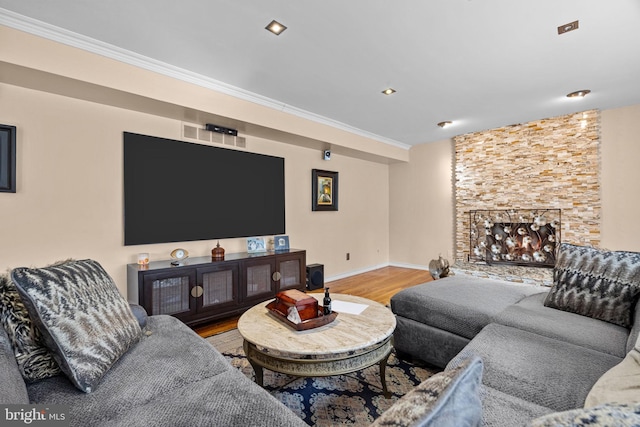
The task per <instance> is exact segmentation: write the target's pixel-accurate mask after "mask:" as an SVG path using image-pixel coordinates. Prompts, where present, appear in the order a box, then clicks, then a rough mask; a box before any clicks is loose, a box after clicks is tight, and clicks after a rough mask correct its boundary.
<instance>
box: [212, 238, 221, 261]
mask: <svg viewBox="0 0 640 427" xmlns="http://www.w3.org/2000/svg"><path fill="white" fill-rule="evenodd" d="M211 258H212V259H213V260H214V261H224V248H223V247H221V246H220V241H219V240H218V244H217V245H216V247H215V248H213V249H211Z"/></svg>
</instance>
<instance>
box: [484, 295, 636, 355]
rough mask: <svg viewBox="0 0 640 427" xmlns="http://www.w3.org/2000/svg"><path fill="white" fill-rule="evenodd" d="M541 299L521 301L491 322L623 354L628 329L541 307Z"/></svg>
mask: <svg viewBox="0 0 640 427" xmlns="http://www.w3.org/2000/svg"><path fill="white" fill-rule="evenodd" d="M545 297H546V295H545V294H537V295H531V296H529V297H526V298H523V299H522V300H521V301H518V302H517V303H516V304H514V305H512V306H510V307H507V308H506V309H505V310H504V311H503V312H501V313H500V314H498V315H497V316H496V317H495V319H494V321H495V322H496V323H500V324H502V325H506V326H512V327H514V328H517V329H522V330H525V331H529V332H534V333H536V334H540V335H544V336H545V337H549V338H555V339H558V340H560V341H566V342H570V343H572V344H576V345H580V346H582V347H586V348H591V349H593V350H597V351H601V352H603V353H609V354H612V355H614V356H617V357H624V356H625V355H626V354H627V349H626V345H627V337H628V335H629V330H628V329H626V328H623V327H622V326H618V325H614V324H613V323H608V322H603V321H601V320H596V319H593V318H591V317H586V316H579V315H577V314H575V313H569V312H567V311H562V310H556V309H554V308H550V307H545V306H544V305H543V303H544V300H545Z"/></svg>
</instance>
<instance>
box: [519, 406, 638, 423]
mask: <svg viewBox="0 0 640 427" xmlns="http://www.w3.org/2000/svg"><path fill="white" fill-rule="evenodd" d="M616 426H620V427H623V426H629V427H637V426H640V403H634V404H632V405H626V404H607V405H600V406H595V407H593V408H589V409H574V410H571V411H565V412H555V413H553V414H549V415H544V416H542V417H540V418H536V419H535V420H533V421H532V422H531V427H616Z"/></svg>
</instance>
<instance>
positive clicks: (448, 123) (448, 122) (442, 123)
mask: <svg viewBox="0 0 640 427" xmlns="http://www.w3.org/2000/svg"><path fill="white" fill-rule="evenodd" d="M452 124H453V122H452V121H449V120H446V121H444V122H440V123H438V126H440V127H441V128H446V127H447V126H451V125H452Z"/></svg>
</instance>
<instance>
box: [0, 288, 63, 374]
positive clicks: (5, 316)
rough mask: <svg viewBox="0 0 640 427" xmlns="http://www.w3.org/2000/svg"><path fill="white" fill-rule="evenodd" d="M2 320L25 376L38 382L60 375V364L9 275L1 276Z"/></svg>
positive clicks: (0, 320)
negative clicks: (46, 345)
mask: <svg viewBox="0 0 640 427" xmlns="http://www.w3.org/2000/svg"><path fill="white" fill-rule="evenodd" d="M0 323H1V324H2V327H4V329H5V331H6V332H7V336H8V337H9V340H10V341H11V347H12V348H13V353H14V354H15V356H16V362H17V363H18V368H20V373H21V374H22V377H23V378H24V379H25V380H27V381H37V380H42V379H45V378H49V377H53V376H55V375H58V374H60V368H59V367H58V364H57V363H56V362H55V361H54V360H53V356H52V355H51V353H50V352H49V350H47V348H46V347H45V346H44V342H43V341H42V336H41V335H40V331H39V330H38V328H36V327H35V325H34V324H33V322H32V321H31V318H30V317H29V313H28V312H27V309H26V307H25V306H24V304H23V303H22V300H21V299H20V295H19V294H18V290H17V289H16V287H15V285H14V284H13V282H11V279H10V278H9V276H8V275H0Z"/></svg>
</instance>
